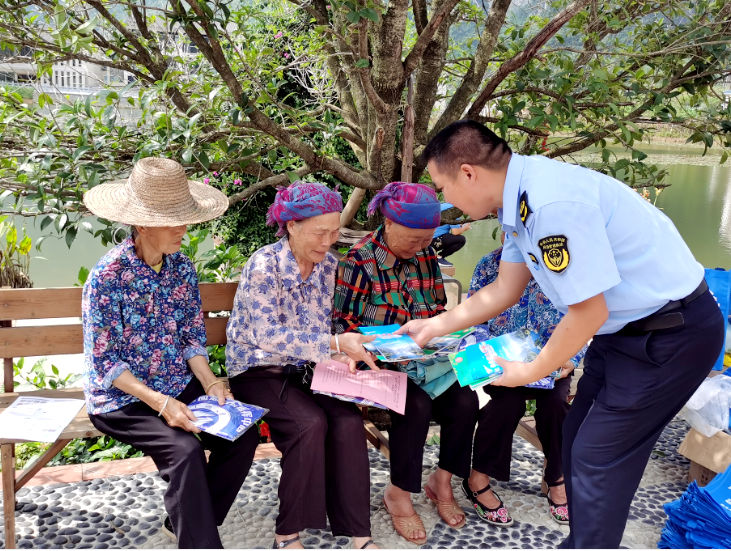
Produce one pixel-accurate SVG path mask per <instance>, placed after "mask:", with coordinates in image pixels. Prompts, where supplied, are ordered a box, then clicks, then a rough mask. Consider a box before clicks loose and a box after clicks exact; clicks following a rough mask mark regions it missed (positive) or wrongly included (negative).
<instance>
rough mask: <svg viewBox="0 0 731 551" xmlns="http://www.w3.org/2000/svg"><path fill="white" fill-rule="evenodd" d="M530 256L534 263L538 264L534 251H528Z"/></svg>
mask: <svg viewBox="0 0 731 551" xmlns="http://www.w3.org/2000/svg"><path fill="white" fill-rule="evenodd" d="M528 258H530V259H531V261H532V262H533V264H538V259H537V258H536V255H534V254H533V253H528Z"/></svg>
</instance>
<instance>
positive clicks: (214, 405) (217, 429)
mask: <svg viewBox="0 0 731 551" xmlns="http://www.w3.org/2000/svg"><path fill="white" fill-rule="evenodd" d="M188 407H189V408H190V410H191V411H192V412H193V414H194V415H195V416H196V417H197V418H198V420H197V421H194V422H193V424H194V425H195V426H196V427H198V428H199V429H201V430H202V431H205V432H207V433H209V434H213V435H214V436H220V437H221V438H225V439H226V440H236V439H237V438H238V437H239V436H241V435H242V434H244V433H245V432H246V431H247V430H248V429H250V428H251V427H253V426H254V425H255V424H256V422H257V421H258V420H259V419H261V418H262V417H264V415H266V414H267V413H268V412H269V410H268V409H266V408H260V407H259V406H252V405H249V404H245V403H243V402H239V401H238V400H231V399H230V398H229V399H228V400H226V403H225V404H223V405H222V406H221V405H219V404H218V399H217V398H214V397H213V396H200V397H198V398H196V399H195V400H193V401H192V402H191V403H189V404H188Z"/></svg>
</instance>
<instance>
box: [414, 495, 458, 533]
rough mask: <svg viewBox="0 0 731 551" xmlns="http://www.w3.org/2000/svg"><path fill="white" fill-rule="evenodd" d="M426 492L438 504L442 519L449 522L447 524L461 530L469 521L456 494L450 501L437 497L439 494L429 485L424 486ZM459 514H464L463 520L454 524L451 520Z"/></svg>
mask: <svg viewBox="0 0 731 551" xmlns="http://www.w3.org/2000/svg"><path fill="white" fill-rule="evenodd" d="M424 493H425V494H426V497H428V498H429V499H430V500H431V501H432V503H434V505H436V506H437V513H439V516H440V517H441V519H442V520H443V521H444V522H446V523H447V526H449V527H450V528H453V529H454V530H459V529H460V528H462V527H463V526H464V525H465V523H466V522H467V519H466V516H465V514H464V511H463V510H462V508H461V507H460V506H459V505H457V502H456V501H455V500H454V496H453V497H452V499H450V500H449V501H447V500H444V499H439V498H438V497H437V494H436V493H434V491H433V490H432V489H431V488H430V487H429V486H424ZM459 515H461V516H462V520H461V521H460V522H458V523H457V524H452V523H451V522H450V519H453V518H454V517H455V516H459Z"/></svg>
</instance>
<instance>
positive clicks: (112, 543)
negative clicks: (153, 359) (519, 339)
mask: <svg viewBox="0 0 731 551" xmlns="http://www.w3.org/2000/svg"><path fill="white" fill-rule="evenodd" d="M686 432H687V425H685V424H684V423H683V422H682V421H678V420H676V421H674V422H673V423H671V424H670V426H668V428H667V429H666V430H665V432H664V433H663V435H662V437H661V439H660V441H658V444H657V446H656V448H655V452H654V453H653V457H652V459H651V461H650V464H649V465H648V468H647V470H646V472H645V475H644V477H643V479H642V483H641V486H640V489H639V490H638V492H637V495H636V497H635V500H634V502H633V504H632V509H631V512H630V520H629V523H628V525H627V530H626V531H625V537H624V540H623V541H622V545H623V546H626V547H629V548H655V547H656V544H657V541H658V539H659V537H660V531H661V530H662V527H663V525H664V523H665V514H664V512H663V509H662V506H663V504H665V503H667V502H669V501H672V500H674V499H677V497H678V496H679V495H680V494H681V493H682V492H683V491H684V490H685V488H686V487H687V483H686V481H685V477H686V474H687V471H688V461H687V460H686V459H685V458H684V457H682V456H681V455H679V454H678V453H677V451H676V450H677V448H678V445H679V443H680V441H681V440H682V438H683V437H684V435H685V433H686ZM437 452H438V448H437V447H436V446H427V447H426V452H425V459H424V481H425V482H426V479H427V477H428V475H429V473H430V472H431V471H432V470H433V468H434V467H435V464H436V460H437ZM369 454H370V464H371V524H372V527H373V536H374V539H375V540H376V542H377V543H378V544H379V545H380V546H381V547H384V548H409V547H412V548H413V547H416V546H414V545H411V544H409V543H407V542H406V541H405V540H403V539H402V538H400V537H399V536H398V535H397V534H396V533H395V531H394V530H393V527H392V524H391V521H390V518H389V516H388V514H387V513H386V511H385V510H384V509H383V506H382V505H381V497H382V495H383V489H384V487H385V485H386V483H387V481H388V462H387V461H386V460H385V459H384V458H383V456H382V455H380V454H379V453H378V452H376V451H375V450H373V449H371V450H369ZM542 465H543V456H542V454H541V453H540V452H538V451H536V450H535V449H534V448H533V447H531V446H530V445H529V444H527V443H526V442H525V441H523V440H522V439H521V438H517V437H516V438H515V440H514V443H513V463H512V480H511V481H510V482H507V483H504V482H498V483H497V484H496V489H497V490H498V492H499V493H500V495H501V497H502V498H503V500H504V501H505V503H506V505H507V506H508V508H509V510H510V512H511V514H512V516H513V518H514V519H515V523H514V524H513V526H511V527H509V528H497V527H493V526H490V525H486V524H484V523H483V522H481V521H480V520H479V518H478V517H477V515H476V514H475V513H474V511H473V510H472V509H471V508H470V505H469V502H468V501H467V499H466V498H465V497H464V495H463V494H462V493H461V491H460V490H459V489H458V487H457V482H458V481H457V480H455V483H454V486H455V496H456V497H457V500H458V502H459V503H460V504H461V505H462V506H463V508H464V509H465V511H466V512H467V525H466V526H465V527H464V528H462V529H461V530H459V531H455V530H452V529H451V528H449V527H448V526H447V525H446V524H445V523H444V522H443V521H441V520H440V519H439V517H438V515H437V514H436V509H435V508H434V506H433V505H432V504H431V503H430V502H429V501H428V500H427V499H426V496H425V495H424V494H423V493H422V494H420V495H418V496H415V497H414V504H415V508H416V510H417V512H418V513H419V514H420V515H421V516H422V519H423V520H424V524H425V526H426V529H427V533H428V535H429V539H428V541H427V543H426V545H424V546H423V547H424V548H440V549H456V548H462V549H465V548H466V549H477V548H490V547H508V548H555V547H556V546H557V545H558V543H559V542H560V541H561V540H562V538H563V537H564V535H565V534H566V533H567V532H568V528H566V527H563V526H560V525H558V524H556V523H555V522H554V521H552V520H551V518H550V517H549V515H548V507H547V504H546V500H545V498H543V497H542V496H541V495H540V493H539V492H540V472H541V468H542ZM279 475H280V468H279V460H278V459H261V460H258V461H255V462H254V465H253V466H252V468H251V471H250V473H249V476H248V477H247V479H246V482H245V483H244V486H243V487H242V489H241V491H240V492H239V495H238V498H237V500H236V502H235V504H234V506H233V507H232V509H231V512H230V513H229V516H228V518H227V519H226V521H225V523H224V525H223V526H222V527H221V536H222V539H223V543H224V546H225V547H228V548H270V547H271V544H272V538H273V531H274V520H275V517H276V514H277V505H278V504H277V494H276V491H277V483H278V480H279ZM163 488H164V482H163V481H162V480H161V479H160V478H159V477H158V476H157V474H156V473H139V474H133V475H125V476H113V477H109V478H103V479H98V480H90V481H83V482H76V483H71V484H52V485H46V486H34V487H29V488H23V489H21V490H20V491H19V492H18V506H17V511H16V518H17V520H16V522H17V532H18V535H19V540H18V544H17V545H18V547H19V548H26V549H27V548H78V549H82V548H131V547H133V548H146V549H152V548H156V549H160V548H162V549H172V548H175V547H176V546H175V544H174V543H173V542H171V541H170V540H169V539H167V537H166V536H165V535H164V534H162V532H160V523H161V521H162V519H163V516H164V510H163V504H162V492H163ZM303 543H304V544H305V546H306V547H310V548H343V547H349V546H350V541H349V539H348V538H343V537H340V538H334V537H333V536H332V535H331V534H330V533H329V532H328V531H321V530H308V531H306V532H305V533H303Z"/></svg>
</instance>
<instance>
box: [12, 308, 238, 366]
mask: <svg viewBox="0 0 731 551" xmlns="http://www.w3.org/2000/svg"><path fill="white" fill-rule="evenodd" d="M227 322H228V317H217V318H206V319H205V324H206V333H207V335H208V344H209V345H213V344H226V323H227ZM0 350H2V351H3V356H4V357H7V358H22V357H25V356H29V355H30V351H32V354H33V355H34V356H49V355H57V354H81V353H82V352H83V351H84V338H83V335H82V331H81V325H80V324H70V325H36V326H32V327H26V326H23V327H0Z"/></svg>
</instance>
